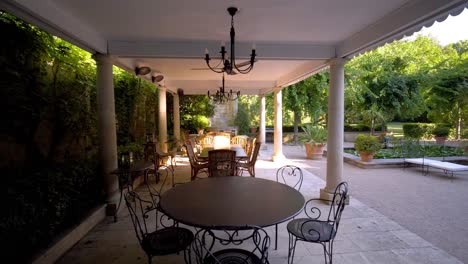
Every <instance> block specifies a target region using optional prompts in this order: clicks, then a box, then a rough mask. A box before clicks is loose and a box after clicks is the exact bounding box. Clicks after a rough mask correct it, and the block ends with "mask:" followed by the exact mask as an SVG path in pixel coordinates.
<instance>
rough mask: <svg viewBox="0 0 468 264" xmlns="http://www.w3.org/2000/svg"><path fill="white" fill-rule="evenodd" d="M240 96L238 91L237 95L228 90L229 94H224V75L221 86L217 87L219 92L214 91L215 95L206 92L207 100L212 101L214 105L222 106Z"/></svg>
mask: <svg viewBox="0 0 468 264" xmlns="http://www.w3.org/2000/svg"><path fill="white" fill-rule="evenodd" d="M239 96H240V91H237V93H234V92H233V91H232V90H229V92H226V91H225V90H224V74H223V86H221V87H219V90H218V91H216V94H211V95H210V91H208V98H210V100H211V101H213V102H214V103H216V104H224V103H226V102H228V101H235V100H237V98H239Z"/></svg>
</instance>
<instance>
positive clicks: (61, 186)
mask: <svg viewBox="0 0 468 264" xmlns="http://www.w3.org/2000/svg"><path fill="white" fill-rule="evenodd" d="M41 165H47V164H41ZM41 165H38V166H34V167H24V168H21V169H12V170H4V169H2V170H1V174H2V176H4V179H3V183H2V184H5V185H6V186H7V188H8V193H7V192H6V191H5V192H4V193H3V194H2V197H1V198H2V199H1V200H2V202H3V203H4V207H3V208H4V214H2V215H1V216H0V223H1V224H0V233H1V234H2V236H0V242H1V243H2V245H5V246H4V248H3V250H4V253H5V254H6V255H7V256H10V257H14V258H15V262H16V263H30V261H31V258H32V256H33V255H34V254H35V253H37V252H38V251H39V250H40V249H42V248H44V247H47V246H48V245H49V243H51V242H52V241H53V239H54V237H55V236H57V235H58V234H60V233H61V232H63V231H64V230H66V229H67V228H70V227H71V226H73V225H75V224H77V223H79V222H80V221H81V220H82V218H83V217H85V216H86V214H88V213H89V211H90V209H92V208H93V207H95V206H96V205H98V204H101V203H103V202H104V197H103V196H102V180H101V177H99V173H98V171H99V170H98V165H99V164H98V162H97V161H96V160H94V159H93V160H80V161H76V160H72V161H66V162H64V163H62V164H54V165H52V166H50V165H48V166H47V167H40V166H41ZM2 256H4V255H2ZM10 259H11V258H10Z"/></svg>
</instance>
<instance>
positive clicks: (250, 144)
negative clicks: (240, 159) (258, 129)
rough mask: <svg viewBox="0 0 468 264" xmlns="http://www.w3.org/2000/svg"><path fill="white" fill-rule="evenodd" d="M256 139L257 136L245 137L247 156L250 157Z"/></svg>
mask: <svg viewBox="0 0 468 264" xmlns="http://www.w3.org/2000/svg"><path fill="white" fill-rule="evenodd" d="M256 141H257V138H255V137H249V138H248V139H247V149H246V151H245V152H246V154H247V156H249V157H250V156H251V155H252V151H253V149H254V147H255V142H256Z"/></svg>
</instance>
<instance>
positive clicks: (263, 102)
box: [258, 94, 266, 146]
mask: <svg viewBox="0 0 468 264" xmlns="http://www.w3.org/2000/svg"><path fill="white" fill-rule="evenodd" d="M265 108H266V100H265V95H264V94H262V95H260V129H259V132H258V141H260V142H262V144H263V146H265V143H266V136H265V128H266V110H265Z"/></svg>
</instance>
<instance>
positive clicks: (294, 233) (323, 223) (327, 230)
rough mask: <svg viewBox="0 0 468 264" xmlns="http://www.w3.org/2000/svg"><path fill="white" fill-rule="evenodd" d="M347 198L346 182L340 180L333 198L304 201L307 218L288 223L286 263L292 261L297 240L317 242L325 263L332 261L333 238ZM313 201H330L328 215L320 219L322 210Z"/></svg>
mask: <svg viewBox="0 0 468 264" xmlns="http://www.w3.org/2000/svg"><path fill="white" fill-rule="evenodd" d="M347 199H348V184H347V183H346V182H342V183H340V184H338V186H336V189H335V193H334V195H333V200H331V201H329V200H323V199H310V200H309V201H307V202H306V204H305V207H304V211H305V213H306V215H307V217H308V218H298V219H294V220H292V221H290V222H289V223H288V226H287V229H288V233H289V251H288V263H293V261H294V251H295V249H296V243H297V241H304V242H311V243H319V244H321V245H322V246H323V255H324V257H325V263H330V264H331V263H333V241H334V240H335V237H336V233H337V232H338V226H339V224H340V219H341V214H342V213H343V209H344V207H345V204H346V200H347ZM315 201H326V202H329V203H330V208H329V211H328V216H327V218H326V219H324V220H320V219H319V218H320V216H321V215H322V212H321V211H320V209H319V208H318V207H317V204H316V203H314V202H315Z"/></svg>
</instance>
